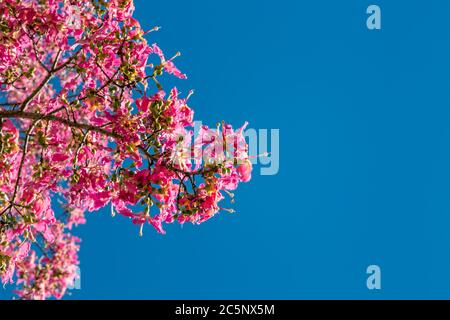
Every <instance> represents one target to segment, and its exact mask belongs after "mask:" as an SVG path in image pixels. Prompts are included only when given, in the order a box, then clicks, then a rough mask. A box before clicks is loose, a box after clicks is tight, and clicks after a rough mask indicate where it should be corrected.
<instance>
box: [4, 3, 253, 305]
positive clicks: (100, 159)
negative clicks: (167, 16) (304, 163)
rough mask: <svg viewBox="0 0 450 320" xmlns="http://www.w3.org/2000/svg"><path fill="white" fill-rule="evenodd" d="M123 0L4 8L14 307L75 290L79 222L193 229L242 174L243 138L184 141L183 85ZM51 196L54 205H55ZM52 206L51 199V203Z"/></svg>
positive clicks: (187, 127)
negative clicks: (120, 220) (99, 218)
mask: <svg viewBox="0 0 450 320" xmlns="http://www.w3.org/2000/svg"><path fill="white" fill-rule="evenodd" d="M133 10H134V5H133V1H132V0H110V1H103V0H88V1H79V0H47V1H40V0H27V1H17V0H2V1H0V95H1V96H2V98H1V100H0V278H1V280H2V282H3V284H7V283H14V282H15V283H16V285H17V286H18V288H17V294H18V295H19V297H20V298H23V299H47V298H51V297H56V298H61V297H62V296H63V295H64V293H65V291H66V289H67V287H68V285H70V284H71V283H73V281H74V278H75V276H76V272H75V270H76V266H77V265H78V263H79V262H78V257H77V252H78V250H79V244H78V243H79V239H78V238H76V237H75V236H73V235H72V234H71V232H72V228H73V227H74V226H76V225H78V224H82V223H85V216H84V213H85V212H86V211H88V212H92V211H95V210H98V209H100V208H102V207H105V206H106V205H110V206H111V209H112V212H113V214H116V213H117V214H120V215H123V216H125V217H127V218H129V219H130V220H131V221H132V223H134V224H136V225H138V226H139V228H140V233H141V234H142V231H143V228H144V225H146V224H148V225H151V226H153V227H154V228H155V229H156V230H157V231H158V232H160V233H164V224H165V223H173V222H178V223H184V222H191V223H195V224H198V223H201V222H204V221H206V220H208V219H209V218H211V217H212V216H214V215H215V214H216V213H218V212H219V211H221V210H225V211H229V212H232V211H233V210H232V209H228V208H223V207H221V205H220V201H221V200H222V199H224V198H225V197H230V198H232V197H233V194H232V193H231V191H232V190H234V189H236V187H237V186H238V184H239V182H247V181H249V180H250V177H251V170H252V166H251V162H250V161H249V159H248V154H247V144H246V143H245V139H244V136H243V130H244V128H245V126H246V124H245V125H244V126H242V127H241V128H239V129H236V130H235V129H233V128H232V126H231V125H230V124H227V123H225V122H222V123H221V124H219V125H218V126H217V127H216V128H213V129H210V128H208V127H206V126H204V127H202V128H201V130H200V133H199V134H198V136H197V137H194V135H193V117H194V112H193V110H192V109H191V108H190V107H189V106H188V99H189V96H190V95H191V93H189V94H188V95H187V96H184V97H182V96H180V94H179V92H178V90H177V89H176V88H173V89H171V90H170V91H167V92H165V91H164V90H163V87H162V85H161V83H160V79H161V76H162V75H163V74H164V73H167V74H171V75H173V76H175V77H178V78H180V79H185V78H186V75H185V74H184V73H182V72H181V71H180V70H179V69H178V68H177V67H176V65H175V63H174V60H175V58H177V57H178V56H179V54H175V55H174V56H173V57H171V58H168V57H167V56H166V55H165V54H164V53H163V51H162V50H161V49H160V48H159V47H158V46H157V45H156V44H149V43H147V40H146V39H145V38H144V36H146V35H148V34H149V33H151V32H154V31H157V29H158V28H157V27H155V28H153V29H151V30H148V31H144V30H142V29H141V27H140V24H139V23H138V22H137V21H136V20H135V19H134V18H133V17H132V14H133ZM55 199H58V200H59V204H60V206H61V209H56V207H55V204H56V203H55V202H56V201H55ZM52 200H53V201H52Z"/></svg>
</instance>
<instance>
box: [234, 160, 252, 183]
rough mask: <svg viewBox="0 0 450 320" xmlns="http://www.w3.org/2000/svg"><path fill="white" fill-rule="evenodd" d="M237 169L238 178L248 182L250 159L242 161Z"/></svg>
mask: <svg viewBox="0 0 450 320" xmlns="http://www.w3.org/2000/svg"><path fill="white" fill-rule="evenodd" d="M237 171H238V173H239V179H240V180H241V181H243V182H248V181H250V179H251V178H252V163H251V162H250V160H246V161H244V163H241V164H240V165H239V166H238V168H237Z"/></svg>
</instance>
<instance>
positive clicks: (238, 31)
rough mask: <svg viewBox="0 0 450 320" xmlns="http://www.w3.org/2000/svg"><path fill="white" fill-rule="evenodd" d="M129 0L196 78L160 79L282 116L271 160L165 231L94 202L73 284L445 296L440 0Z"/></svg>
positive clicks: (225, 105) (227, 114)
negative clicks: (218, 202)
mask: <svg viewBox="0 0 450 320" xmlns="http://www.w3.org/2000/svg"><path fill="white" fill-rule="evenodd" d="M135 3H136V7H137V11H136V14H135V16H136V18H137V19H138V20H139V21H140V22H141V24H142V25H143V26H144V27H145V28H146V29H150V28H152V27H153V26H155V25H158V26H162V29H161V30H160V31H159V32H158V33H157V34H155V33H152V34H151V37H149V41H151V42H153V41H154V42H157V43H158V44H159V45H160V46H161V48H163V49H164V51H165V52H166V54H167V56H171V55H172V54H174V53H175V52H176V51H181V52H182V56H181V57H179V58H177V65H178V66H179V67H180V69H181V70H182V71H183V72H186V73H187V74H188V77H189V78H188V80H186V81H181V80H176V79H174V80H169V81H167V82H166V87H167V86H170V85H176V86H177V87H179V89H180V90H181V91H182V92H185V93H187V92H188V90H189V89H195V95H194V96H193V97H192V98H191V100H190V103H191V106H192V107H193V108H194V110H195V112H196V119H198V120H202V121H203V122H204V123H205V124H210V125H214V124H215V123H217V122H218V121H221V120H226V121H228V122H230V123H232V124H234V125H236V126H239V125H241V124H242V123H243V122H244V121H246V120H247V121H249V122H250V127H252V128H255V129H261V128H265V129H272V128H273V129H280V170H279V173H278V174H277V175H274V176H261V175H260V174H259V173H258V172H259V167H256V169H255V172H254V175H253V180H252V181H251V182H250V183H247V184H242V185H241V186H240V188H239V189H238V190H237V192H236V204H235V206H234V208H235V209H236V211H237V213H235V214H227V213H221V214H220V215H218V216H216V217H215V218H214V219H212V220H210V221H208V222H206V223H204V224H202V225H200V226H193V225H184V226H183V227H182V228H181V227H180V226H179V225H171V226H169V227H168V228H167V234H166V235H164V236H162V235H159V234H157V233H156V232H154V231H153V230H151V229H150V228H147V229H146V230H145V234H144V237H142V238H140V237H139V236H138V230H137V228H136V226H134V225H132V224H131V223H130V222H129V221H127V220H126V219H124V218H121V217H115V218H111V217H110V213H109V208H108V209H105V210H101V211H100V212H98V213H92V214H88V216H87V218H88V223H87V225H85V226H82V227H80V228H79V229H78V231H77V232H78V234H79V235H80V236H81V237H82V239H83V242H82V249H81V252H80V259H81V290H73V291H72V294H71V296H69V297H67V298H70V299H72V298H73V299H216V298H218V299H220V298H222V299H228V298H233V299H249V298H254V299H311V298H323V299H337V298H339V299H346V298H356V299H379V298H386V299H392V298H403V299H408V298H437V299H441V298H447V299H448V298H450V125H449V122H450V108H449V107H450V96H449V92H450V91H449V89H450V32H449V30H450V19H449V14H450V2H448V1H444V0H442V1H438V0H430V1H381V0H374V1H365V0H347V1H331V0H329V1H324V0H320V1H286V0H279V1H276V2H273V1H264V0H258V1H256V0H249V1H237V0H228V1H195V2H188V1H181V0H172V1H170V2H163V1H144V0H136V1H135ZM370 4H377V5H379V6H380V7H381V11H382V29H381V30H378V31H369V30H368V29H367V28H366V17H367V15H366V13H365V12H366V8H367V7H368V6H369V5H370ZM371 264H377V265H379V266H380V267H381V273H382V289H381V290H379V291H370V290H368V289H367V287H366V278H367V275H366V267H367V266H368V265H371ZM5 293H6V294H5ZM0 296H1V297H5V296H7V297H6V298H8V297H9V296H10V294H9V290H7V291H3V292H1V291H0Z"/></svg>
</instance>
